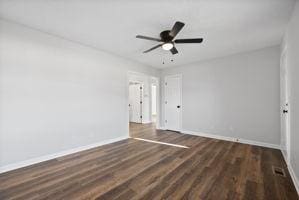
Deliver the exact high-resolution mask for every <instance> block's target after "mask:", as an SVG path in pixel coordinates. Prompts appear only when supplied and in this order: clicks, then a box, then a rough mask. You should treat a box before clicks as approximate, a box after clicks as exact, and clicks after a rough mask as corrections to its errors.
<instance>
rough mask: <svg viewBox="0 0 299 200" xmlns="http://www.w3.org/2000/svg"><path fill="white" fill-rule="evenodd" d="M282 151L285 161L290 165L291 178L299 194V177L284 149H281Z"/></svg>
mask: <svg viewBox="0 0 299 200" xmlns="http://www.w3.org/2000/svg"><path fill="white" fill-rule="evenodd" d="M281 153H282V155H283V158H284V161H285V162H286V164H287V166H288V170H289V172H290V175H291V178H292V180H293V183H294V185H295V188H296V190H297V193H298V195H299V179H298V178H297V176H296V174H295V172H294V170H293V167H292V165H291V164H290V163H289V162H288V159H287V156H286V155H285V153H284V151H281Z"/></svg>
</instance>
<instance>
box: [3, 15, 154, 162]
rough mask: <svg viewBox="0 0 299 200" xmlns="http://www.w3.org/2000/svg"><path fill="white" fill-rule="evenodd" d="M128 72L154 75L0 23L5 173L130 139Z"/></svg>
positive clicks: (135, 65)
mask: <svg viewBox="0 0 299 200" xmlns="http://www.w3.org/2000/svg"><path fill="white" fill-rule="evenodd" d="M128 71H138V72H141V73H145V74H149V75H153V76H158V75H159V72H158V71H157V70H155V69H153V68H150V67H147V66H144V65H141V64H138V63H135V62H131V61H129V60H126V59H122V58H120V57H117V56H114V55H111V54H107V53H104V52H101V51H98V50H96V49H93V48H90V47H87V46H83V45H80V44H77V43H74V42H71V41H67V40H64V39H61V38H58V37H55V36H51V35H48V34H45V33H42V32H39V31H36V30H33V29H30V28H27V27H24V26H21V25H17V24H13V23H10V22H7V21H3V20H1V21H0V167H1V166H6V165H9V164H13V163H17V162H20V161H24V160H28V159H32V158H35V157H40V156H44V155H47V154H55V153H57V152H61V151H66V150H68V149H73V148H77V147H80V146H86V145H90V144H94V143H100V142H101V141H104V140H111V139H113V138H118V137H123V136H128V115H129V114H128V108H127V105H128V78H127V74H128Z"/></svg>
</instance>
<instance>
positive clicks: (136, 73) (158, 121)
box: [126, 71, 161, 136]
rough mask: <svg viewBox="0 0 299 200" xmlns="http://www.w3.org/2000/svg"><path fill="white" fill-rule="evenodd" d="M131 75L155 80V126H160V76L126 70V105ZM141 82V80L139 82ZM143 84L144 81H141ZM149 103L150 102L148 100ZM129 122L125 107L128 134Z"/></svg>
mask: <svg viewBox="0 0 299 200" xmlns="http://www.w3.org/2000/svg"><path fill="white" fill-rule="evenodd" d="M131 76H140V77H148V78H151V77H153V78H155V79H156V80H157V119H156V128H157V129H159V128H160V119H161V114H160V113H161V107H160V105H161V99H160V88H161V87H160V78H159V77H157V76H152V75H148V74H144V73H141V72H135V71H127V87H126V96H127V104H126V106H128V105H129V83H130V77H131ZM141 83H143V82H141ZM143 84H144V83H143ZM150 103H151V102H150ZM129 124H130V119H129V109H127V135H128V136H129V134H130V133H129Z"/></svg>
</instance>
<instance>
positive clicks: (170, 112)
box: [164, 75, 182, 131]
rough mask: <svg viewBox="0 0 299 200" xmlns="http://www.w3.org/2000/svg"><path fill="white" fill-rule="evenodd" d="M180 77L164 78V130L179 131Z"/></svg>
mask: <svg viewBox="0 0 299 200" xmlns="http://www.w3.org/2000/svg"><path fill="white" fill-rule="evenodd" d="M181 80H182V78H181V75H175V76H166V77H165V84H164V85H165V128H166V129H168V130H174V131H180V130H181V109H182V108H181V107H182V105H181V82H182V81H181Z"/></svg>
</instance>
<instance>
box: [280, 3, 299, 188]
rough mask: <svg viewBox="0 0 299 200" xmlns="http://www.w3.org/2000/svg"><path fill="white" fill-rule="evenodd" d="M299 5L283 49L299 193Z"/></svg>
mask: <svg viewBox="0 0 299 200" xmlns="http://www.w3.org/2000/svg"><path fill="white" fill-rule="evenodd" d="M298 35H299V3H298V1H297V2H296V6H295V8H294V11H293V15H292V17H291V20H290V23H289V25H288V28H287V32H286V34H285V40H284V43H283V49H284V48H286V59H287V61H286V62H287V74H288V75H287V76H288V78H287V79H288V83H289V89H288V91H289V92H290V94H289V116H290V141H291V148H290V165H291V168H292V169H293V170H294V173H295V176H296V179H297V189H298V192H299V182H298V180H299V145H298V141H299V123H298V121H299V78H298V77H299V54H298V52H299V38H298Z"/></svg>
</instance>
